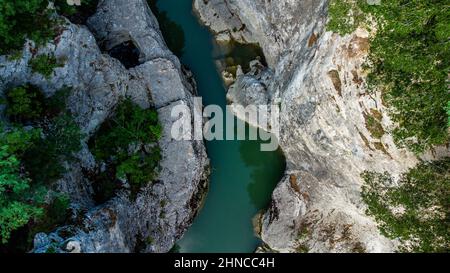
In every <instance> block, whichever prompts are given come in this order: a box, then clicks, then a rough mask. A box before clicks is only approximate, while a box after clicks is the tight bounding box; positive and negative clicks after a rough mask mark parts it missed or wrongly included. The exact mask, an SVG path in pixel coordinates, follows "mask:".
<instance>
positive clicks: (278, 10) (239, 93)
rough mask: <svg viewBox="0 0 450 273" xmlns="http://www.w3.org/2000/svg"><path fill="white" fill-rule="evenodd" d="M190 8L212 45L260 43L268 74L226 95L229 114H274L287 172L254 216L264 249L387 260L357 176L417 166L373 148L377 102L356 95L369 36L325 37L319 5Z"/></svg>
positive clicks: (199, 4) (298, 1) (217, 2)
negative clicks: (263, 109)
mask: <svg viewBox="0 0 450 273" xmlns="http://www.w3.org/2000/svg"><path fill="white" fill-rule="evenodd" d="M194 6H195V8H196V10H197V12H198V13H199V15H200V18H201V20H202V21H203V22H205V23H206V25H208V26H209V27H211V28H212V30H213V31H215V32H216V33H217V36H218V38H219V39H221V40H226V39H227V37H228V39H236V40H239V41H244V42H257V43H259V44H260V46H261V47H262V49H263V51H264V53H265V55H266V59H267V62H268V64H269V67H270V69H269V70H268V69H259V71H260V72H258V73H255V71H256V70H255V69H253V71H252V72H251V73H249V74H247V75H242V74H241V75H238V77H237V80H236V83H235V84H234V85H233V86H231V87H230V91H229V94H228V99H229V100H230V101H231V103H232V105H236V104H243V105H244V106H245V105H248V104H253V103H256V104H258V103H260V102H261V101H264V100H268V101H269V102H270V103H272V104H276V105H280V106H281V120H280V124H281V132H280V145H281V147H282V149H283V151H284V153H285V156H286V160H287V171H286V175H285V177H284V178H283V179H282V180H281V182H280V183H279V185H278V187H277V188H276V190H275V191H274V193H273V198H272V203H271V205H270V207H269V209H268V210H267V212H266V213H265V215H264V216H263V217H262V221H261V222H262V227H261V233H260V234H261V238H262V239H263V241H264V242H265V244H266V245H267V246H268V247H269V248H271V249H273V250H275V251H281V252H295V251H311V252H390V251H393V250H394V249H395V242H392V241H390V240H388V239H387V238H385V237H383V236H382V235H380V233H379V231H378V229H377V225H376V223H375V222H374V220H373V219H372V218H370V217H368V216H367V215H366V214H365V209H366V207H365V204H364V202H363V201H362V199H361V186H362V183H363V181H362V179H361V176H360V175H361V173H362V172H363V171H365V170H369V171H377V172H389V173H390V174H392V175H393V176H394V177H395V176H397V177H398V176H399V175H400V174H401V173H403V172H405V171H406V170H407V169H408V168H410V167H412V166H414V165H415V164H416V163H417V159H416V157H415V156H414V155H413V154H411V153H410V152H408V151H406V150H404V149H399V148H397V147H396V146H395V144H394V142H393V139H392V137H391V136H390V135H389V134H388V133H385V134H384V135H383V137H381V138H380V139H379V138H377V137H375V136H373V135H372V134H371V132H370V131H369V129H368V128H367V127H366V122H367V121H366V118H367V117H368V116H369V115H373V116H376V118H378V119H379V120H380V123H381V124H382V125H383V127H384V129H385V131H386V132H388V131H389V129H391V128H392V126H393V124H392V122H391V121H390V119H389V117H388V116H387V115H386V114H385V113H386V109H385V108H384V107H383V105H382V101H381V99H380V94H378V93H372V94H371V93H369V92H368V91H367V90H366V89H365V88H364V81H365V79H364V71H363V70H362V68H361V67H362V64H363V62H364V57H365V56H366V55H367V52H368V49H369V39H368V35H369V34H368V33H367V32H365V31H362V30H358V31H356V32H355V33H353V34H351V35H347V36H345V37H340V36H338V35H336V34H332V33H330V32H326V30H325V24H326V21H327V6H328V1H327V0H318V1H307V0H280V1H263V0H209V1H203V0H196V1H195V5H194ZM239 24H240V25H239ZM268 73H269V74H270V76H268V75H269V74H268ZM268 77H269V78H268ZM235 109H236V108H235ZM236 115H237V116H243V113H239V112H236Z"/></svg>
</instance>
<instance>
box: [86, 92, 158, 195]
mask: <svg viewBox="0 0 450 273" xmlns="http://www.w3.org/2000/svg"><path fill="white" fill-rule="evenodd" d="M160 137H161V126H160V125H159V123H158V114H157V112H156V111H155V110H152V109H142V108H140V107H139V106H138V105H136V104H134V103H133V102H131V100H130V99H125V100H123V101H122V102H121V103H120V104H119V105H118V106H117V109H116V111H115V114H114V115H113V116H112V117H111V118H110V119H109V120H107V121H106V122H105V123H104V124H103V125H102V127H101V128H100V130H99V132H98V133H97V134H96V135H95V136H94V137H93V138H92V139H91V140H90V142H89V147H90V149H91V151H92V153H93V154H94V156H95V158H96V159H97V160H98V161H99V162H103V163H106V165H107V168H106V170H105V171H103V172H102V174H100V177H101V179H99V180H100V181H99V182H100V183H103V186H102V188H103V189H102V190H107V191H110V193H109V194H104V195H106V196H103V198H100V199H105V198H106V197H108V195H109V196H111V194H113V191H114V189H115V188H116V185H117V184H118V183H119V182H118V181H119V180H126V181H128V182H129V183H130V186H131V187H132V190H133V191H137V190H139V189H140V188H141V187H142V186H143V185H145V184H146V183H148V182H151V181H152V180H153V179H154V178H155V175H156V171H157V167H158V164H159V161H160V158H161V155H160V150H159V147H158V145H157V144H156V142H157V141H158V139H159V138H160ZM105 179H106V180H108V181H105ZM103 201H104V200H103Z"/></svg>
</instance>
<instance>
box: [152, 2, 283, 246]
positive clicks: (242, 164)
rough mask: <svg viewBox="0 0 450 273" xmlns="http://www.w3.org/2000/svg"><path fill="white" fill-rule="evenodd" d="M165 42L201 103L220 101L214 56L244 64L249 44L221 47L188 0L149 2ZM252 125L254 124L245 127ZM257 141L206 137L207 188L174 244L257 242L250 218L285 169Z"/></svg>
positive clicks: (248, 56) (280, 160)
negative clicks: (191, 78) (199, 206)
mask: <svg viewBox="0 0 450 273" xmlns="http://www.w3.org/2000/svg"><path fill="white" fill-rule="evenodd" d="M152 9H153V12H154V13H155V14H156V15H157V17H158V20H159V21H160V24H161V28H162V29H163V34H164V36H165V39H166V41H167V42H168V44H169V47H171V49H172V50H173V51H174V52H175V53H177V55H178V56H179V57H180V60H181V62H182V63H183V65H185V66H186V67H187V68H188V69H190V70H191V71H192V72H193V74H194V78H195V80H196V82H197V85H198V93H199V95H200V96H202V98H203V103H204V105H211V104H215V105H219V106H220V107H222V108H223V109H224V108H225V106H226V97H225V95H226V87H225V85H224V82H223V80H222V78H221V76H220V74H219V72H218V69H217V65H216V61H217V60H218V59H219V58H221V59H222V58H224V55H226V56H225V57H232V59H233V60H235V61H236V62H241V63H242V64H243V65H245V62H248V61H249V60H250V59H251V58H253V57H255V56H252V55H253V54H255V55H256V54H258V53H259V52H258V50H256V49H254V47H247V46H236V47H234V48H233V50H232V51H231V52H228V53H227V52H225V53H224V52H223V51H222V50H220V48H219V47H218V46H217V45H216V44H215V42H214V39H213V35H212V34H211V33H210V32H209V30H208V29H207V28H205V27H204V26H202V25H201V24H200V23H199V21H198V19H197V17H196V15H195V14H194V12H193V11H192V0H159V1H157V2H156V6H155V4H153V5H152ZM183 36H184V37H183ZM249 129H250V130H255V129H254V128H249ZM260 144H261V141H226V140H224V141H210V142H207V143H206V146H207V152H208V156H209V158H210V159H211V170H212V173H211V177H210V189H209V192H208V195H207V197H206V201H205V204H204V207H203V208H202V210H201V211H200V213H199V215H198V216H197V218H196V219H195V220H194V223H193V225H192V227H190V229H189V230H188V231H187V232H186V234H185V235H184V237H183V238H182V239H181V240H180V241H179V242H178V243H177V246H176V251H179V252H181V253H230V252H243V253H250V252H253V251H254V250H255V249H256V247H257V246H258V245H259V244H260V243H261V242H260V240H259V239H258V238H257V237H256V236H255V233H254V230H253V222H252V219H253V218H254V216H255V215H256V214H257V213H258V212H259V211H261V210H262V209H265V208H267V206H268V205H269V202H270V199H271V194H272V192H273V190H274V188H275V186H276V185H277V183H278V181H279V180H280V179H281V177H282V176H283V173H284V170H285V159H284V157H283V154H282V152H281V151H276V152H261V151H260Z"/></svg>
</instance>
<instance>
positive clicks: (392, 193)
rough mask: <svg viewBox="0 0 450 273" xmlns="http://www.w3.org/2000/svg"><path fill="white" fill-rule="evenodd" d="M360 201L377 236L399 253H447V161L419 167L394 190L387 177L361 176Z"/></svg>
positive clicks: (449, 200) (449, 170)
mask: <svg viewBox="0 0 450 273" xmlns="http://www.w3.org/2000/svg"><path fill="white" fill-rule="evenodd" d="M363 178H364V180H365V185H364V186H363V193H362V196H363V200H364V201H365V202H366V203H367V205H368V210H367V213H368V214H369V215H372V216H374V217H375V219H376V220H377V222H378V224H379V228H380V230H381V232H382V233H383V234H384V235H385V236H387V237H389V238H393V239H395V238H398V239H400V240H401V242H402V243H403V244H402V247H401V249H400V250H401V251H407V252H448V251H450V222H449V219H450V158H446V159H444V160H441V161H439V162H432V163H422V164H420V165H419V166H417V167H416V168H414V169H411V170H410V171H409V172H408V173H406V174H404V175H403V176H402V177H401V178H400V180H399V182H398V186H394V183H393V179H392V178H391V177H390V175H389V174H387V173H386V174H379V173H371V172H366V173H364V174H363Z"/></svg>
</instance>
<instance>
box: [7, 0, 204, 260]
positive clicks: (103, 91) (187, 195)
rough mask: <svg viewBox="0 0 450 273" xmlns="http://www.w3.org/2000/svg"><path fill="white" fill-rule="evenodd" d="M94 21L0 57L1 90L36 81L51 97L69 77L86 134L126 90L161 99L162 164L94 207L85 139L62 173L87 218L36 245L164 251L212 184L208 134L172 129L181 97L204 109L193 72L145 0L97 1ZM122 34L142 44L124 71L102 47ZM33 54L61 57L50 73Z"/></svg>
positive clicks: (139, 97)
mask: <svg viewBox="0 0 450 273" xmlns="http://www.w3.org/2000/svg"><path fill="white" fill-rule="evenodd" d="M88 27H89V29H91V30H92V33H93V34H94V35H95V36H94V35H93V34H91V32H90V31H89V30H88V29H87V28H86V27H84V26H77V25H73V24H71V23H69V22H67V24H66V25H65V26H64V30H63V31H62V33H61V35H60V36H58V37H57V38H56V39H55V41H53V42H51V43H49V44H48V45H47V46H45V47H41V48H39V49H38V50H37V52H36V51H35V50H34V45H33V44H32V43H27V44H26V45H25V48H24V50H23V56H22V58H21V59H20V60H10V59H8V57H6V56H0V91H1V93H3V92H4V90H6V89H7V88H10V87H13V86H17V85H21V84H25V83H30V84H33V85H36V86H38V87H40V88H41V89H42V90H43V91H44V92H45V95H46V96H51V95H52V94H54V92H55V91H56V90H58V89H60V88H62V87H63V86H68V87H72V92H71V94H70V97H69V104H68V105H69V108H70V110H71V111H72V112H73V115H74V117H75V119H76V121H77V123H78V124H79V125H80V127H81V129H82V131H83V132H84V133H86V134H87V135H88V136H90V135H93V133H95V131H96V130H97V129H98V128H99V127H100V125H101V124H102V123H103V122H104V121H105V120H106V119H107V118H108V117H109V116H110V115H111V114H112V113H113V111H114V108H115V106H116V105H117V103H118V102H119V100H120V99H121V98H124V97H130V98H131V99H132V100H133V101H134V102H135V103H137V104H139V105H140V106H141V107H144V108H148V107H155V108H156V109H157V111H158V113H159V119H160V122H161V124H162V126H163V136H162V138H161V140H160V141H159V145H160V148H161V151H162V161H161V163H160V169H161V170H160V173H159V176H158V178H157V179H156V181H153V182H151V183H149V185H148V186H146V187H144V188H143V189H141V191H140V192H139V193H138V194H137V196H136V198H135V199H134V198H130V197H129V194H128V193H127V192H126V191H124V192H120V193H119V194H118V196H117V197H114V198H113V199H111V200H110V201H108V202H107V203H105V204H103V205H101V206H97V207H96V206H95V203H94V201H93V190H92V185H91V183H92V181H89V179H88V178H86V177H84V175H83V171H82V170H89V169H92V168H93V167H94V166H95V159H94V157H93V156H92V155H91V153H90V152H89V149H88V148H87V145H86V144H84V148H83V150H82V151H81V152H80V153H79V154H78V158H79V159H80V160H79V163H75V164H73V165H71V166H69V169H70V171H69V172H68V173H67V174H66V175H65V176H64V178H63V179H61V181H59V182H58V188H59V190H60V191H62V192H65V193H67V194H68V195H69V197H70V199H71V206H72V208H74V209H75V210H77V211H78V212H79V213H80V215H78V219H81V222H80V223H79V224H76V225H72V226H64V227H61V228H59V229H58V230H57V231H55V232H54V233H52V234H49V235H45V234H38V235H37V236H36V238H35V249H34V251H35V252H45V251H46V250H47V249H48V247H49V246H52V247H56V248H57V249H58V251H67V252H134V251H144V252H167V251H169V250H170V249H171V248H172V247H173V245H174V244H175V242H176V240H178V239H179V238H180V237H181V236H182V235H183V233H184V231H185V230H186V229H187V227H188V226H189V225H190V224H191V222H192V219H193V217H194V216H195V215H196V213H197V210H198V206H199V205H198V204H200V202H199V201H200V199H201V198H202V195H203V193H204V191H205V189H206V188H207V185H208V184H207V179H208V177H207V176H208V168H209V160H208V158H207V156H206V152H205V147H204V144H203V142H202V141H175V140H172V138H171V135H170V129H171V125H172V123H173V121H174V118H172V117H171V110H172V108H173V107H174V106H176V105H179V104H183V105H187V106H189V107H190V109H191V112H193V111H198V109H197V110H194V107H193V102H192V100H193V94H194V93H195V86H192V85H191V84H190V83H191V82H193V80H192V79H190V77H191V76H190V74H189V73H188V72H187V71H185V70H184V69H182V68H181V65H180V63H179V61H178V59H177V58H176V57H175V56H174V55H173V54H172V53H171V52H170V51H169V50H168V49H167V46H166V45H165V43H164V40H163V38H162V35H161V33H160V31H159V27H158V23H157V21H156V19H155V17H154V16H153V14H152V13H151V11H150V9H149V7H148V5H147V2H146V1H144V0H131V1H130V0H126V1H125V0H123V1H122V0H114V1H112V0H111V1H100V3H99V7H98V10H97V13H96V14H95V15H94V16H93V17H91V18H90V19H89V20H88ZM97 42H98V43H97ZM123 42H132V43H133V44H134V45H135V46H136V47H137V48H138V49H139V51H140V57H139V63H140V64H139V65H138V66H135V67H133V68H130V69H128V70H127V69H126V68H125V67H124V66H123V65H122V64H121V63H120V62H119V61H118V60H116V59H114V58H112V57H110V56H108V55H107V54H103V53H102V51H101V49H103V50H105V51H108V50H109V49H111V48H112V47H114V46H116V45H119V44H121V43H123ZM97 44H100V46H101V49H100V48H99V46H98V45H97ZM33 54H53V55H54V56H55V57H56V58H57V59H58V60H63V61H64V66H62V67H59V68H56V69H55V71H54V74H53V75H52V77H51V78H50V79H45V78H44V77H43V76H42V75H39V74H36V73H33V72H32V71H31V69H30V68H29V66H28V61H29V60H30V59H31V58H32V55H33ZM0 95H1V94H0ZM192 116H193V115H192ZM82 211H87V213H86V214H81V212H82Z"/></svg>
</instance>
